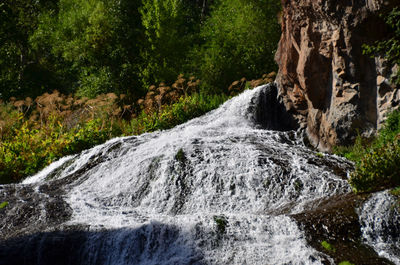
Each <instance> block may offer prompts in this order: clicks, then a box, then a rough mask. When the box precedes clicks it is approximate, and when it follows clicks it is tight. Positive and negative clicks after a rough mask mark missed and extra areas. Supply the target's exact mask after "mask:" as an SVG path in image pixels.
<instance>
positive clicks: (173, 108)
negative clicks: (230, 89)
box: [131, 93, 227, 134]
mask: <svg viewBox="0 0 400 265" xmlns="http://www.w3.org/2000/svg"><path fill="white" fill-rule="evenodd" d="M226 100H227V96H225V95H208V94H204V93H195V94H193V95H191V96H187V97H181V98H180V99H179V101H178V102H177V103H175V104H173V105H169V106H165V107H164V108H163V109H161V110H160V111H159V112H158V113H157V112H154V113H150V114H147V113H145V112H142V113H141V114H140V115H139V116H138V117H137V118H136V119H134V120H132V122H131V124H132V133H134V134H141V133H144V132H152V131H156V130H165V129H169V128H172V127H174V126H176V125H178V124H181V123H183V122H185V121H188V120H190V119H192V118H195V117H198V116H200V115H203V114H205V113H206V112H208V111H210V110H212V109H215V108H217V107H218V106H219V105H220V104H222V103H223V102H224V101H226Z"/></svg>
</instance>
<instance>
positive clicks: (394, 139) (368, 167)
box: [336, 111, 400, 192]
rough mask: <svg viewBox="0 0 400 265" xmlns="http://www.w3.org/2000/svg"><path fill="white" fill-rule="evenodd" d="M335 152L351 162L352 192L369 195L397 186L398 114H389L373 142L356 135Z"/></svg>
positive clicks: (399, 180)
mask: <svg viewBox="0 0 400 265" xmlns="http://www.w3.org/2000/svg"><path fill="white" fill-rule="evenodd" d="M336 153H338V154H339V155H343V156H345V157H346V158H348V159H351V160H353V161H355V163H356V168H355V171H354V172H353V173H352V174H351V176H350V180H349V182H350V184H351V185H352V187H353V189H354V191H355V192H372V191H377V190H382V189H385V188H392V187H396V186H399V185H400V111H394V112H393V113H391V114H390V115H389V116H388V117H387V120H386V122H385V125H384V126H383V128H382V129H381V130H380V131H379V134H378V136H377V137H376V138H374V139H363V138H362V137H361V136H358V138H357V139H356V142H355V144H354V145H353V146H350V147H338V148H336Z"/></svg>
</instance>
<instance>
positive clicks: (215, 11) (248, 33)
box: [192, 0, 280, 89]
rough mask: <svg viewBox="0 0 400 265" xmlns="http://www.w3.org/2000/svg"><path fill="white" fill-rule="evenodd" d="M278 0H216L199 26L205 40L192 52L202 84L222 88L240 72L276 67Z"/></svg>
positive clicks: (254, 72) (258, 73) (249, 73)
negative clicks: (202, 24)
mask: <svg viewBox="0 0 400 265" xmlns="http://www.w3.org/2000/svg"><path fill="white" fill-rule="evenodd" d="M279 11H280V1H278V0H262V1H258V0H251V1H248V0H217V1H215V2H214V5H213V7H212V11H211V15H210V17H209V18H208V19H207V21H206V22H205V24H204V26H203V27H202V29H201V36H202V38H203V39H204V41H205V42H204V44H203V45H201V46H198V47H196V48H195V49H194V51H193V52H192V54H193V55H192V62H193V63H192V67H193V68H192V69H193V71H194V72H195V73H196V75H197V76H199V77H200V78H201V80H202V81H203V82H204V84H205V87H208V88H213V89H221V88H225V87H227V86H228V85H229V84H230V83H231V82H232V81H233V80H237V79H240V78H241V77H243V76H246V77H247V78H255V77H257V76H261V75H262V74H263V73H268V72H272V71H274V70H275V69H276V65H275V62H274V54H275V50H276V46H277V43H278V40H279V37H280V26H279V24H278V21H277V15H278V13H279Z"/></svg>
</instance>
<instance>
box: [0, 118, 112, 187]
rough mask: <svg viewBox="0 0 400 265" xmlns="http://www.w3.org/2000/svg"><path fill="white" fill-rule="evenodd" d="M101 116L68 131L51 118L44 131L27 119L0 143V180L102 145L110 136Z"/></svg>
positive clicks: (17, 175) (3, 181)
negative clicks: (30, 124)
mask: <svg viewBox="0 0 400 265" xmlns="http://www.w3.org/2000/svg"><path fill="white" fill-rule="evenodd" d="M104 128H107V127H103V123H102V121H101V120H100V119H94V120H91V121H89V122H87V123H84V124H80V125H79V126H77V127H75V128H73V129H71V130H66V129H65V128H64V127H63V125H62V124H61V123H60V121H59V120H57V119H56V118H55V117H52V118H51V119H50V120H49V122H48V123H47V125H46V127H45V128H42V129H41V130H38V129H35V128H31V127H29V124H28V122H25V123H24V124H23V125H22V126H21V127H20V128H16V129H15V130H14V132H13V133H12V135H13V137H10V138H9V139H6V140H3V141H2V142H0V183H8V182H14V181H18V180H19V179H21V178H23V177H25V176H28V175H32V174H34V173H36V172H38V171H39V170H40V169H42V168H43V167H45V166H47V165H48V164H50V163H51V162H53V161H54V160H56V159H58V158H60V157H62V156H65V155H69V154H74V153H77V152H79V151H81V150H83V149H87V148H90V147H92V146H94V145H97V144H100V143H102V142H104V141H105V140H107V139H109V138H110V134H109V129H104Z"/></svg>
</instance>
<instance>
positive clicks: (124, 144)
mask: <svg viewBox="0 0 400 265" xmlns="http://www.w3.org/2000/svg"><path fill="white" fill-rule="evenodd" d="M275 89H276V88H275V87H274V86H272V85H267V86H261V87H258V88H255V89H253V90H248V91H245V92H244V93H243V94H241V95H239V96H238V97H235V98H233V99H231V100H229V101H228V102H226V103H225V104H223V105H222V106H221V107H220V108H218V109H217V110H215V111H212V112H210V113H208V114H206V115H204V116H202V117H200V118H196V119H193V120H191V121H189V122H187V123H185V124H183V125H180V126H177V127H175V128H173V129H171V130H167V131H161V132H155V133H150V134H143V135H140V136H131V137H123V138H116V139H112V140H110V141H108V142H107V143H105V144H103V145H99V146H96V147H94V148H92V149H90V150H87V151H84V152H82V153H81V154H79V155H75V156H69V157H65V158H63V159H61V160H60V161H57V162H55V163H53V164H52V165H50V166H49V167H48V168H46V169H45V170H43V171H42V172H40V173H39V174H37V175H35V176H33V177H30V178H28V179H26V180H25V181H24V182H23V183H21V184H16V185H4V186H0V195H1V194H2V195H1V196H2V197H0V199H3V200H6V199H8V200H9V201H10V207H6V209H5V210H4V209H2V211H3V213H2V214H3V215H5V216H6V217H7V218H8V219H7V220H8V221H7V222H3V223H2V228H1V229H2V230H3V234H1V233H0V235H2V237H3V238H6V239H7V240H8V243H10V242H13V244H25V246H24V248H22V250H21V247H16V248H15V249H17V250H18V251H19V250H21V251H28V249H29V251H31V252H35V253H38V254H36V255H35V254H33V257H34V258H35V261H30V263H29V261H26V260H24V262H27V263H25V264H51V261H52V262H54V257H53V256H54V255H56V254H54V252H55V253H58V252H57V251H61V250H60V249H61V248H63V249H65V248H70V249H69V250H64V252H62V253H67V255H68V256H69V258H65V259H64V261H63V262H64V263H63V262H58V264H334V261H333V259H332V258H331V257H329V256H327V255H326V254H324V253H322V252H320V251H318V250H316V249H315V248H313V247H311V246H310V245H309V244H308V243H307V240H306V235H305V232H304V231H303V230H302V229H301V227H300V226H299V225H298V223H297V222H296V221H295V220H294V219H293V217H292V216H293V215H295V214H300V213H302V212H304V211H307V210H309V207H310V206H309V205H314V206H313V207H316V206H315V205H318V203H317V202H318V201H321V200H322V199H326V198H330V197H332V198H333V197H334V196H337V195H341V194H347V193H349V192H350V190H351V189H350V187H349V185H348V184H347V181H346V171H347V170H349V169H350V168H351V164H349V163H348V162H347V161H345V160H344V159H341V158H339V157H335V156H329V155H322V154H319V153H316V152H314V151H311V150H310V149H309V148H307V147H306V146H305V144H304V143H303V137H302V135H301V133H300V132H296V131H278V130H270V128H274V129H279V128H276V124H275V123H276V122H274V124H272V120H273V118H271V117H269V116H268V115H266V114H265V112H266V111H267V112H268V109H266V108H265V105H268V104H269V103H268V102H266V101H267V100H266V98H270V97H271V94H272V95H276V91H275ZM263 113H264V114H263ZM276 119H277V117H275V120H276ZM278 121H279V117H278ZM278 123H279V122H278ZM11 196H13V197H15V199H14V200H12V199H10V197H11ZM374 200H379V198H372V199H371V200H369V201H368V202H367V203H366V204H365V206H364V208H362V209H360V223H362V224H363V225H364V229H363V238H364V239H365V242H366V244H370V245H372V246H373V247H374V249H375V250H376V252H378V253H379V254H381V255H383V256H385V257H386V258H388V259H390V260H391V261H392V262H395V263H397V264H400V262H399V257H400V255H399V254H398V252H397V254H396V250H398V249H399V237H398V236H397V237H396V236H392V237H386V238H383V237H380V236H377V237H374V236H373V235H374V234H373V230H374V224H378V225H379V227H380V228H382V229H384V224H382V221H381V220H380V216H382V215H384V214H385V212H384V210H382V209H383V208H381V212H379V210H378V211H374V212H373V214H370V213H371V212H372V211H370V209H369V208H370V207H374V206H373V205H375V204H376V203H375V201H374ZM33 201H34V204H29V203H33ZM13 204H14V205H18V206H15V207H13ZM382 204H384V202H382ZM24 205H30V206H29V207H28V206H24ZM24 207H25V208H24ZM7 208H9V210H8V212H6V210H7ZM21 209H24V210H21ZM27 209H28V210H29V211H28V213H25V214H24V217H23V218H25V219H24V220H29V224H26V222H27V221H23V220H22V221H20V223H18V220H19V219H18V218H17V221H15V217H16V216H18V215H21V212H22V211H27ZM0 213H1V212H0ZM13 218H14V219H13ZM388 219H390V217H388ZM392 219H393V218H392ZM398 221H399V220H398V219H396V220H394V222H397V223H396V225H398ZM26 226H29V228H27V227H26ZM395 232H397V234H398V232H399V231H398V230H397V231H395ZM10 234H12V235H13V236H12V238H17V239H15V240H14V241H12V240H13V239H12V238H10V237H11V236H10ZM382 234H385V233H384V231H383V232H382ZM18 238H19V239H18ZM10 240H11V241H10ZM18 240H19V241H18ZM61 241H62V242H61ZM21 242H25V243H21ZM26 242H29V243H26ZM10 244H11V243H10ZM52 245H53V246H58V247H57V248H58V249H57V250H54V249H53V248H52V247H51V246H52ZM375 245H376V247H375ZM27 246H29V247H27ZM389 248H392V250H388V249H389ZM17 250H16V251H17ZM50 250H51V251H50ZM50 252H51V253H53V254H51V255H50V254H48V253H50ZM46 253H47V254H46ZM68 253H69V254H68ZM8 255H9V256H12V255H14V256H18V254H15V253H14V254H8ZM46 255H50V257H46ZM52 255H53V256H52ZM62 255H65V254H62ZM4 256H7V254H3V257H4ZM14 256H13V257H14ZM31 256H32V255H31ZM0 257H1V253H0ZM14 258H15V257H14ZM17 260H19V261H21V260H22V259H21V258H18V259H17ZM0 264H7V263H2V262H1V258H0ZM15 264H17V263H15Z"/></svg>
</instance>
